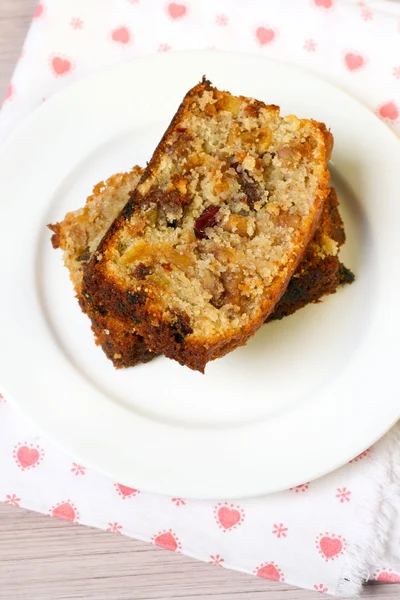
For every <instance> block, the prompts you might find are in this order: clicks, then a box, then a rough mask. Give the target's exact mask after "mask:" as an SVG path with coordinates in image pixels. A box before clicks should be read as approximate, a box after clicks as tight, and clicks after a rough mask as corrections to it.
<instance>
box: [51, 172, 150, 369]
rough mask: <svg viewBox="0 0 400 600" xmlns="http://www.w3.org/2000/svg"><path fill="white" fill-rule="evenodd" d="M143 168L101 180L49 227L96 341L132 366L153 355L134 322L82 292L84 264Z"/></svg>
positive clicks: (115, 361) (113, 358)
mask: <svg viewBox="0 0 400 600" xmlns="http://www.w3.org/2000/svg"><path fill="white" fill-rule="evenodd" d="M142 174H143V170H142V169H141V168H140V167H134V168H133V169H132V170H131V171H130V172H129V173H119V174H117V175H113V176H112V177H110V178H109V179H108V180H107V181H106V182H103V181H102V182H100V183H99V184H98V185H96V186H95V187H94V189H93V193H92V195H91V196H89V198H88V199H87V201H86V204H85V206H84V207H83V208H80V209H78V210H76V211H74V212H70V213H68V214H67V215H66V216H65V217H64V219H63V221H61V222H60V223H56V224H54V225H49V226H48V227H49V228H50V229H51V230H52V231H53V235H52V237H51V242H52V244H53V247H54V248H61V249H62V250H63V251H64V253H63V259H64V264H65V266H66V267H67V269H68V270H69V275H70V278H71V281H72V284H73V286H74V289H75V294H76V297H77V299H78V301H79V304H80V306H81V309H82V311H83V312H84V313H86V314H87V315H88V317H89V318H90V319H91V322H92V330H93V333H94V336H95V341H96V344H98V345H99V346H101V347H102V349H103V350H104V352H105V354H106V355H107V357H108V358H109V359H110V360H111V361H112V362H113V364H114V366H115V367H117V368H119V367H133V366H134V365H136V364H137V363H140V362H148V361H149V360H151V359H152V358H154V356H155V355H154V354H153V353H152V352H150V351H149V350H148V348H147V346H146V344H145V342H144V340H143V338H142V337H141V336H139V335H137V334H136V331H135V327H134V326H133V325H132V322H130V321H128V322H124V321H123V319H122V318H121V317H119V316H118V315H113V314H110V313H109V312H107V311H106V310H105V309H104V308H103V307H98V308H97V307H95V306H94V305H93V303H91V302H90V301H89V300H88V298H86V297H85V295H84V294H83V292H82V271H83V266H84V265H85V264H86V263H87V262H88V261H89V260H90V258H91V257H92V255H93V253H94V251H95V250H96V248H97V246H98V245H99V243H100V241H101V239H102V237H103V236H104V234H105V233H106V232H107V229H108V228H109V227H110V225H111V223H112V222H113V221H114V219H115V218H116V217H117V216H118V214H119V213H120V212H121V210H122V209H123V207H124V206H125V204H126V203H127V202H128V200H129V197H130V194H131V193H132V191H133V190H134V189H135V187H136V185H137V183H138V182H139V179H140V177H141V175H142Z"/></svg>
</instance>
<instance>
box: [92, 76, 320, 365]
mask: <svg viewBox="0 0 400 600" xmlns="http://www.w3.org/2000/svg"><path fill="white" fill-rule="evenodd" d="M209 89H212V86H211V83H210V82H208V81H206V80H203V82H202V83H200V84H198V85H197V86H195V87H194V88H193V89H192V90H190V91H189V92H188V94H187V95H186V96H185V98H184V100H183V102H182V104H181V105H180V107H179V108H178V111H177V113H176V114H175V116H174V118H173V119H172V121H171V124H170V126H169V127H168V129H167V130H166V132H165V134H164V136H163V137H162V140H161V142H160V143H159V145H158V146H157V148H156V150H155V152H154V154H153V157H152V158H151V160H150V162H149V164H148V166H147V168H146V170H145V173H144V175H143V177H142V179H141V181H140V184H141V183H143V182H144V181H145V180H146V179H147V178H148V177H149V176H150V174H151V173H153V171H154V170H155V168H156V166H157V165H158V163H159V161H160V160H161V158H162V156H163V154H164V152H165V150H166V143H167V140H168V138H169V136H170V135H171V134H172V133H173V131H174V128H175V125H176V124H177V123H178V122H179V120H180V119H181V117H182V114H183V113H184V111H185V110H186V109H187V107H188V106H189V104H190V102H191V98H192V97H193V96H194V95H197V94H199V93H200V91H204V90H209ZM319 128H320V129H321V128H322V129H323V131H322V133H323V136H324V142H325V145H326V143H327V141H328V139H329V143H330V144H331V140H332V136H331V135H330V134H329V135H328V133H326V131H327V130H326V128H323V126H322V125H321V126H319ZM328 153H329V149H328V147H327V146H326V151H325V154H326V155H328ZM325 154H324V156H323V157H321V159H320V164H321V165H322V166H323V168H324V176H323V177H321V181H320V185H319V188H318V190H317V193H316V198H315V204H314V211H313V212H312V213H311V214H310V215H309V227H308V231H304V232H303V236H302V239H301V243H300V247H301V250H300V251H299V252H298V254H297V256H296V257H294V258H293V260H292V262H291V264H290V265H289V268H288V269H287V272H286V276H284V277H282V276H281V277H279V276H277V277H276V280H275V283H273V284H272V285H271V286H270V288H269V294H268V297H267V298H266V299H265V300H264V302H263V304H262V305H261V307H260V309H259V311H258V314H257V315H256V316H255V317H254V318H253V320H252V321H251V322H250V323H248V324H247V325H246V326H244V327H242V328H241V330H240V331H238V332H237V334H236V335H233V336H230V337H229V339H225V338H224V337H223V336H221V335H216V336H214V337H213V338H210V339H207V340H203V341H199V340H193V339H190V336H188V337H186V338H183V336H182V335H180V330H179V328H178V329H177V327H176V324H175V323H174V322H172V321H171V318H168V316H167V317H166V316H165V315H163V314H161V312H160V311H157V310H156V309H155V308H153V310H152V311H150V310H149V307H148V306H147V304H148V301H147V298H146V297H145V296H144V295H143V296H141V297H138V295H137V294H133V295H132V294H131V293H130V290H129V289H128V290H127V289H125V288H124V287H122V286H121V285H120V284H119V282H118V281H117V280H116V279H115V278H114V277H113V276H112V275H111V274H110V273H107V272H106V269H105V268H104V260H99V258H100V257H101V256H102V255H104V253H106V252H107V249H108V248H111V247H112V246H113V242H114V238H115V235H116V233H117V232H118V230H119V229H120V228H121V227H123V224H124V222H125V218H126V215H129V214H131V211H132V210H133V208H134V206H135V204H136V203H140V201H141V198H140V195H139V193H138V191H137V189H136V190H135V192H134V193H133V194H132V197H131V199H130V201H129V202H128V203H127V205H126V206H125V209H124V210H123V211H122V213H121V214H120V216H119V217H118V218H117V219H116V220H115V221H114V223H113V225H112V226H111V227H110V229H109V231H108V233H107V234H106V236H105V237H104V238H103V241H102V242H101V244H100V246H99V248H98V251H97V252H96V253H95V255H94V256H93V258H92V260H91V261H90V263H89V264H88V266H87V267H86V269H85V271H84V278H83V287H84V293H85V296H86V297H87V298H90V300H91V301H92V302H93V303H94V304H95V305H97V306H102V307H105V308H106V309H107V310H109V311H110V312H112V313H114V314H118V315H120V316H122V317H123V318H125V319H128V320H131V321H132V322H133V323H135V328H136V330H137V331H138V333H139V334H140V335H142V336H143V337H144V339H145V341H146V343H147V345H148V347H149V348H150V349H151V350H152V351H154V352H156V353H158V352H162V353H163V354H164V355H165V356H167V357H168V358H172V359H174V360H176V361H178V362H179V363H180V364H182V365H186V366H188V367H189V368H191V369H194V370H198V371H201V372H204V368H205V365H206V364H207V362H208V361H209V360H214V359H216V358H219V357H221V356H224V355H225V354H226V353H228V352H229V351H231V350H233V349H234V348H236V347H238V346H241V345H244V344H246V342H247V340H248V339H249V338H250V337H251V336H252V335H253V334H254V333H255V332H256V331H257V330H258V329H259V327H260V326H261V325H262V324H263V322H264V321H265V319H266V318H267V317H268V316H269V314H270V313H271V312H272V311H273V309H274V306H275V305H276V304H277V302H278V301H279V299H280V298H281V296H282V295H283V294H284V292H285V290H286V287H287V286H288V283H289V281H290V279H291V277H292V275H293V273H294V272H295V270H296V269H297V266H298V265H299V263H300V262H301V260H302V258H303V256H304V253H305V251H306V248H307V245H308V243H309V242H310V240H311V239H312V237H313V235H314V233H315V230H316V228H317V225H318V221H319V218H320V216H321V212H322V208H323V204H324V201H325V199H326V197H327V195H328V181H329V172H328V169H327V167H326V156H325ZM140 184H139V185H140ZM177 334H178V335H177Z"/></svg>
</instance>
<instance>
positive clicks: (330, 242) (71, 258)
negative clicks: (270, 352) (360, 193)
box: [49, 167, 353, 368]
mask: <svg viewBox="0 0 400 600" xmlns="http://www.w3.org/2000/svg"><path fill="white" fill-rule="evenodd" d="M142 174H143V170H142V169H140V167H134V168H133V169H132V171H131V172H130V173H124V174H118V175H114V176H113V177H110V178H109V179H108V180H107V181H106V182H105V183H104V182H101V183H100V184H98V185H96V186H95V188H94V190H93V194H92V195H91V196H89V198H88V199H87V202H86V206H85V207H84V208H83V209H82V208H81V209H78V210H76V211H74V212H70V213H68V214H67V215H66V216H65V218H64V220H63V221H61V222H60V223H56V224H55V225H49V227H50V229H51V230H52V231H53V232H54V234H53V236H52V238H51V239H52V243H53V246H54V247H55V248H61V249H62V250H63V251H64V262H65V265H66V266H67V268H68V269H69V272H70V277H71V280H72V283H73V285H74V288H75V292H76V297H77V298H78V301H79V303H80V305H81V306H82V309H83V310H84V312H85V313H86V314H87V315H88V316H89V317H90V319H91V321H92V330H93V332H94V335H95V340H96V343H97V344H99V345H100V346H102V348H103V350H104V352H105V354H106V355H107V357H108V358H109V359H110V360H112V362H113V364H114V366H115V367H116V368H120V367H131V366H134V365H136V364H137V363H139V362H148V361H149V360H151V358H153V357H154V356H155V355H154V354H153V353H151V352H149V351H148V350H147V347H146V345H145V343H144V340H143V338H142V337H141V336H139V335H137V334H136V333H135V332H134V331H132V328H131V327H130V325H129V323H128V324H126V323H125V321H124V320H123V318H121V317H119V316H118V315H117V316H116V315H112V314H110V313H107V312H105V311H101V312H99V311H98V310H96V308H95V307H94V306H93V304H88V302H87V300H86V298H85V297H84V296H83V294H82V285H81V284H82V267H83V265H84V264H85V263H86V262H88V260H89V259H90V257H91V256H92V254H93V252H94V250H95V249H96V248H97V245H98V243H99V241H100V240H101V238H102V237H103V235H104V233H105V232H106V231H107V229H108V228H109V227H110V225H111V224H112V222H113V221H114V218H115V217H116V216H117V215H118V214H119V213H120V212H121V210H122V209H123V207H124V206H125V204H126V202H127V201H128V199H129V197H130V194H131V193H132V192H133V190H134V189H135V187H136V185H137V183H138V181H139V179H140V177H141V175H142ZM344 241H345V233H344V228H343V222H342V220H341V218H340V214H339V210H338V201H337V196H336V193H335V190H334V189H333V188H331V190H330V194H329V197H328V199H327V200H326V202H325V204H324V208H323V212H322V217H321V221H320V223H319V225H318V229H317V231H316V232H315V235H314V238H313V239H312V241H311V242H310V243H309V245H308V247H307V251H306V253H305V256H304V258H303V260H302V261H301V263H300V265H299V266H298V268H297V270H296V272H295V274H294V275H293V277H292V279H291V280H290V283H289V285H288V288H287V290H286V292H285V293H284V295H283V296H282V298H281V299H280V301H279V302H278V304H277V306H276V307H275V310H274V312H273V313H272V315H270V317H269V320H272V319H282V318H283V317H284V316H286V315H289V314H292V313H293V312H295V311H296V310H297V309H299V308H301V307H303V306H305V305H306V304H308V303H310V302H317V301H318V300H319V299H320V298H321V297H322V296H324V295H326V294H331V293H334V292H335V291H336V289H337V287H338V286H339V285H340V284H342V283H346V282H349V281H352V277H353V276H352V274H351V272H350V271H349V270H348V269H346V268H345V267H344V266H343V265H342V264H341V263H340V261H339V252H338V250H339V247H340V246H341V245H342V244H343V243H344Z"/></svg>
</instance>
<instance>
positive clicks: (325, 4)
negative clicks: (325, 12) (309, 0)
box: [314, 0, 333, 8]
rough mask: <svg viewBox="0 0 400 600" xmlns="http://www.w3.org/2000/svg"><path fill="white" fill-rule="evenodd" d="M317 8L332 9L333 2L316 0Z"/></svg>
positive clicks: (330, 0)
mask: <svg viewBox="0 0 400 600" xmlns="http://www.w3.org/2000/svg"><path fill="white" fill-rule="evenodd" d="M314 4H315V6H322V8H332V6H333V0H314Z"/></svg>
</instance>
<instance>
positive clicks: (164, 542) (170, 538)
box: [152, 529, 181, 552]
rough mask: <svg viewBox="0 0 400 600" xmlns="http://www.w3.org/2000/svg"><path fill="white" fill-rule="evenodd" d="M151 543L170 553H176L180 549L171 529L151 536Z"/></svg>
mask: <svg viewBox="0 0 400 600" xmlns="http://www.w3.org/2000/svg"><path fill="white" fill-rule="evenodd" d="M152 542H153V544H154V545H155V546H159V547H160V548H165V550H170V551H171V552H177V551H179V550H180V549H181V544H180V541H179V540H178V538H177V537H176V535H175V534H174V533H173V531H172V529H169V530H168V531H160V532H159V533H157V534H156V535H154V536H153V538H152Z"/></svg>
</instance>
